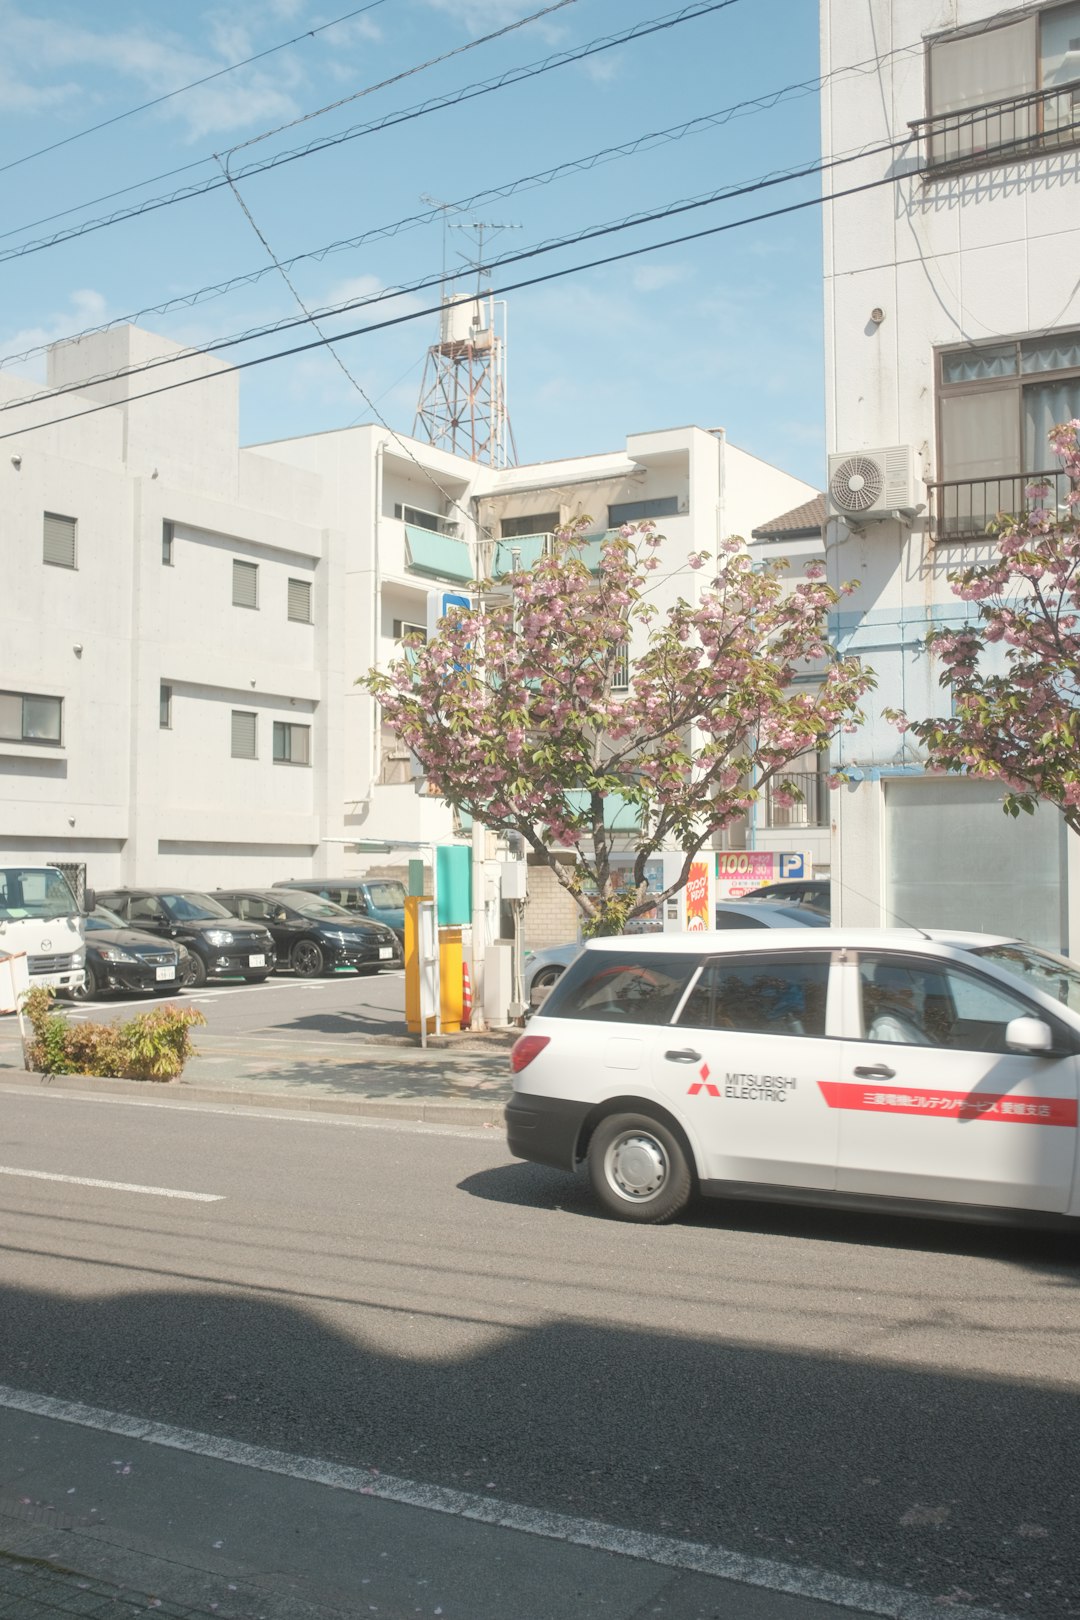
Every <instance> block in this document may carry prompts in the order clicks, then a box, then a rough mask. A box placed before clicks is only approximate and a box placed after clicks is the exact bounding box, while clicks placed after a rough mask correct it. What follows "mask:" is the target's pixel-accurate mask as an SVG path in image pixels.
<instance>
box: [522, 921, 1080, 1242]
mask: <svg viewBox="0 0 1080 1620" xmlns="http://www.w3.org/2000/svg"><path fill="white" fill-rule="evenodd" d="M511 1064H512V1067H513V1069H514V1094H513V1097H512V1099H511V1101H510V1103H509V1104H508V1106H507V1109H506V1121H507V1137H508V1142H509V1147H510V1151H511V1152H512V1153H513V1154H515V1156H516V1157H518V1158H521V1159H531V1160H535V1161H536V1162H538V1163H540V1164H548V1165H554V1166H556V1167H558V1168H560V1169H564V1170H573V1169H574V1168H575V1167H576V1166H577V1165H578V1164H579V1163H581V1162H582V1161H586V1162H587V1164H588V1169H589V1177H590V1180H591V1183H592V1187H593V1190H594V1193H595V1195H596V1197H597V1198H598V1199H599V1201H600V1203H601V1204H603V1205H604V1207H605V1208H606V1209H607V1210H608V1211H609V1212H610V1213H612V1214H614V1215H617V1216H619V1217H620V1218H622V1219H623V1220H629V1221H642V1222H658V1221H666V1220H670V1219H671V1218H672V1217H673V1216H674V1215H676V1214H678V1212H679V1211H680V1210H681V1209H682V1207H683V1206H684V1204H685V1203H686V1202H687V1199H688V1198H689V1197H690V1195H691V1193H692V1192H693V1190H694V1189H695V1187H696V1188H697V1189H698V1190H699V1191H700V1192H702V1193H704V1194H706V1195H709V1194H711V1195H713V1196H717V1197H725V1198H730V1197H752V1198H773V1199H779V1200H785V1201H791V1200H798V1201H803V1202H812V1203H822V1204H824V1203H830V1202H839V1203H840V1204H843V1205H848V1206H864V1207H870V1206H874V1207H885V1206H887V1207H889V1208H894V1209H903V1210H905V1211H908V1212H917V1213H933V1214H938V1215H941V1214H945V1213H957V1214H968V1215H971V1214H982V1215H986V1214H988V1213H991V1212H1004V1211H1008V1212H1009V1213H1010V1216H1011V1217H1014V1218H1019V1217H1023V1216H1024V1215H1025V1214H1027V1215H1031V1216H1035V1217H1037V1218H1039V1219H1040V1220H1045V1219H1047V1218H1060V1217H1076V1216H1080V1178H1078V1173H1077V1097H1078V1082H1080V969H1078V968H1077V967H1075V966H1074V965H1073V964H1072V963H1071V962H1068V961H1066V960H1065V959H1064V958H1062V957H1057V956H1051V955H1049V954H1048V953H1046V952H1043V951H1039V950H1036V949H1034V948H1033V947H1031V946H1029V945H1025V944H1023V943H1022V942H1021V941H1017V940H1011V939H1005V938H997V937H994V936H991V935H987V934H951V933H944V932H936V933H933V934H929V933H922V932H919V931H914V930H907V929H903V930H900V929H863V930H851V929H835V928H828V929H815V930H814V931H813V932H812V933H810V932H807V933H803V932H802V931H801V930H800V931H798V932H793V933H791V934H788V933H771V932H769V933H761V934H736V935H732V934H729V933H716V934H685V935H673V936H667V937H656V936H652V937H648V936H646V937H634V938H618V939H602V940H596V941H592V942H590V943H589V944H588V945H587V946H586V947H585V948H584V950H583V951H582V953H581V955H580V956H578V958H577V959H576V961H575V962H574V963H573V964H572V965H571V966H570V967H568V968H567V970H566V972H565V973H564V974H563V975H562V977H561V979H560V980H559V981H558V983H557V984H556V986H555V987H554V989H553V990H552V991H551V993H550V995H549V997H548V998H547V1000H546V1001H545V1002H544V1003H543V1006H542V1007H541V1009H540V1011H539V1013H538V1014H537V1015H536V1016H535V1017H534V1018H533V1019H532V1021H531V1022H530V1024H529V1026H528V1029H527V1031H526V1033H525V1034H523V1035H522V1036H521V1037H520V1038H519V1039H518V1041H517V1042H516V1044H515V1046H514V1048H513V1051H512V1053H511Z"/></svg>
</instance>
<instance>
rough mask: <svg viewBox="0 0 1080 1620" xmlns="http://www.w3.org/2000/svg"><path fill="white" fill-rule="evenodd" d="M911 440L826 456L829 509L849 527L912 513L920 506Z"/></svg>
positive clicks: (912, 514) (857, 526)
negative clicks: (906, 442) (827, 462)
mask: <svg viewBox="0 0 1080 1620" xmlns="http://www.w3.org/2000/svg"><path fill="white" fill-rule="evenodd" d="M922 504H923V502H922V501H921V500H920V498H919V488H918V484H917V482H916V478H915V451H914V449H913V448H912V446H911V445H910V444H894V445H890V446H889V448H888V449H886V450H849V451H847V452H845V453H844V454H842V455H835V456H830V457H829V510H830V512H832V513H834V514H839V516H840V517H842V518H844V519H845V520H846V521H847V523H848V524H850V525H851V527H852V528H859V527H861V525H862V524H864V523H881V522H883V521H884V519H886V518H896V517H907V518H910V517H914V515H915V513H916V512H917V511H918V510H919V508H920V507H921V506H922Z"/></svg>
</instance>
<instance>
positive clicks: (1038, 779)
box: [886, 420, 1080, 832]
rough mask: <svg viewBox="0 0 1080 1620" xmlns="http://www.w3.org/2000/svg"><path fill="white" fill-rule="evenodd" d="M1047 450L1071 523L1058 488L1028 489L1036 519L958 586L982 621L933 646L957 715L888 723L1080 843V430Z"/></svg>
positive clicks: (1066, 432) (897, 715)
mask: <svg viewBox="0 0 1080 1620" xmlns="http://www.w3.org/2000/svg"><path fill="white" fill-rule="evenodd" d="M1050 443H1051V446H1052V447H1053V450H1054V452H1055V454H1056V455H1057V456H1058V457H1059V458H1060V460H1061V463H1062V466H1063V468H1064V470H1065V472H1066V473H1067V474H1068V475H1069V479H1070V490H1069V493H1068V494H1067V495H1066V497H1065V501H1064V513H1063V512H1062V510H1061V508H1060V507H1057V506H1055V508H1053V509H1052V508H1051V507H1049V506H1048V505H1047V504H1046V502H1047V498H1048V497H1049V495H1050V493H1051V490H1050V486H1049V485H1046V484H1031V485H1029V486H1028V490H1027V496H1028V501H1029V502H1030V505H1029V507H1028V509H1027V511H1025V512H1023V513H1021V514H1020V515H1019V516H1016V517H1001V518H999V519H998V521H997V522H996V523H995V524H993V525H991V532H992V533H993V534H994V536H995V546H994V555H993V556H992V557H991V558H990V559H989V561H987V562H984V563H980V564H978V565H976V566H973V567H970V568H965V569H964V570H963V571H962V572H960V573H958V574H955V575H953V576H952V577H951V580H950V583H951V585H952V588H953V590H954V592H955V593H956V595H957V596H958V597H960V598H961V600H962V601H965V602H971V603H974V604H975V608H976V614H977V616H976V618H975V619H974V620H973V621H972V622H971V623H969V624H966V625H963V626H962V627H961V628H959V629H943V630H939V631H934V632H932V633H931V635H930V636H929V637H928V643H929V645H930V647H931V649H932V651H933V652H934V653H935V654H936V656H937V657H938V658H940V659H941V662H942V671H941V684H942V686H943V687H945V688H946V689H947V690H948V692H949V693H950V695H951V698H952V710H953V712H952V715H951V716H949V717H948V718H938V719H928V720H919V721H911V720H910V719H909V717H908V716H907V715H906V714H904V713H903V712H902V711H897V710H886V714H887V715H888V717H889V718H890V719H892V720H894V721H895V722H896V724H897V725H898V726H899V728H900V729H901V730H902V731H907V730H910V731H911V732H912V734H913V735H914V736H916V737H918V738H919V739H920V741H921V742H922V743H923V745H924V747H925V748H926V750H927V754H928V763H929V765H930V767H931V768H932V769H938V770H946V771H959V772H964V773H966V774H968V775H971V776H982V777H994V778H997V779H998V780H1000V781H1001V782H1003V783H1004V785H1005V787H1006V788H1007V790H1008V791H1007V793H1006V795H1005V798H1004V801H1003V803H1004V808H1005V810H1006V811H1007V812H1008V813H1009V814H1011V815H1013V816H1018V815H1019V814H1020V811H1021V810H1025V811H1027V812H1028V813H1029V814H1030V813H1032V812H1033V811H1034V810H1035V808H1036V805H1037V804H1038V802H1039V800H1040V799H1042V800H1046V801H1047V802H1049V803H1050V804H1054V805H1057V807H1058V808H1059V809H1060V810H1061V811H1062V813H1063V814H1064V816H1065V820H1066V821H1067V822H1068V824H1069V826H1070V827H1071V828H1072V829H1073V831H1074V832H1080V516H1078V514H1080V420H1075V421H1072V422H1066V423H1063V424H1061V425H1060V426H1059V427H1056V428H1054V429H1053V430H1052V432H1051V434H1050Z"/></svg>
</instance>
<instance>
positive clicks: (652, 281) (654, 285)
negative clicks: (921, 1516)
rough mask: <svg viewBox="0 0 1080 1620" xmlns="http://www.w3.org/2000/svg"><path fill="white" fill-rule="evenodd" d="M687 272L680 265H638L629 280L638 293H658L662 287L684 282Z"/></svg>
mask: <svg viewBox="0 0 1080 1620" xmlns="http://www.w3.org/2000/svg"><path fill="white" fill-rule="evenodd" d="M688 274H689V272H688V271H687V270H686V268H685V267H684V266H683V265H681V264H648V263H646V264H639V265H638V267H637V269H636V270H635V271H634V272H633V275H632V276H631V280H632V281H633V283H634V286H635V288H636V289H637V291H638V292H644V293H650V292H660V291H661V289H662V288H664V287H673V286H674V285H675V283H676V282H678V281H685V280H686V278H687V275H688Z"/></svg>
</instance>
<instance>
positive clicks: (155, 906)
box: [128, 894, 165, 922]
mask: <svg viewBox="0 0 1080 1620" xmlns="http://www.w3.org/2000/svg"><path fill="white" fill-rule="evenodd" d="M128 916H129V917H130V919H131V921H132V922H164V921H165V913H164V911H163V910H162V908H161V902H160V901H159V900H157V899H155V897H154V896H153V895H152V894H144V895H141V896H140V897H139V899H137V900H131V901H129V902H128Z"/></svg>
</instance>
